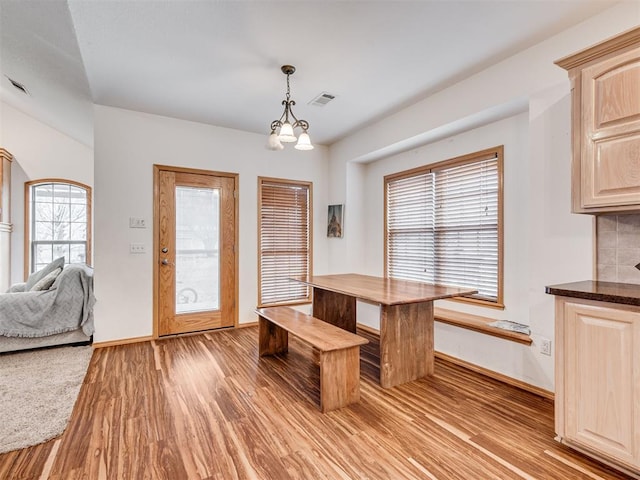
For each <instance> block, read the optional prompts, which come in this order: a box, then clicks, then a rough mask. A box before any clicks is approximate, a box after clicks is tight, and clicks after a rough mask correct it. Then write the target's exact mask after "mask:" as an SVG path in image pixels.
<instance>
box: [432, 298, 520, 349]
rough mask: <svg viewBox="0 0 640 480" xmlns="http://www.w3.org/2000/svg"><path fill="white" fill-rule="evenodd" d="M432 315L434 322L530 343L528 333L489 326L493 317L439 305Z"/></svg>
mask: <svg viewBox="0 0 640 480" xmlns="http://www.w3.org/2000/svg"><path fill="white" fill-rule="evenodd" d="M433 316H434V318H435V320H436V322H441V323H448V324H449V325H454V326H456V327H460V328H466V329H468V330H473V331H475V332H479V333H484V334H487V335H492V336H494V337H499V338H504V339H505V340H510V341H512V342H517V343H522V344H524V345H531V343H532V340H531V337H530V336H529V335H525V334H524V333H517V332H511V331H509V330H504V329H502V328H497V327H492V326H490V325H489V324H490V323H492V322H494V321H495V319H493V318H487V317H481V316H479V315H472V314H470V313H462V312H456V311H454V310H447V309H446V308H439V307H434V309H433Z"/></svg>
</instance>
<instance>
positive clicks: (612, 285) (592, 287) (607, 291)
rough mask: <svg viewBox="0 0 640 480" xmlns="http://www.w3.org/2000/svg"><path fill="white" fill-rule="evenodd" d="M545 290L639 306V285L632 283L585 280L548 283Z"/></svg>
mask: <svg viewBox="0 0 640 480" xmlns="http://www.w3.org/2000/svg"><path fill="white" fill-rule="evenodd" d="M545 292H546V293H549V294H551V295H560V296H563V297H573V298H584V299H586V300H598V301H601V302H611V303H622V304H625V305H637V306H640V285H635V284H632V283H618V282H598V281H594V280H585V281H583V282H573V283H563V284H561V285H550V286H548V287H546V288H545Z"/></svg>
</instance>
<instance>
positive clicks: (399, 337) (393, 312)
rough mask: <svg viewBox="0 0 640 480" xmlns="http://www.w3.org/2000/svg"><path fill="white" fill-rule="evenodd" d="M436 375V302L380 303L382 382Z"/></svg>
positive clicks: (391, 383)
mask: <svg viewBox="0 0 640 480" xmlns="http://www.w3.org/2000/svg"><path fill="white" fill-rule="evenodd" d="M428 375H433V302H431V301H429V302H422V303H410V304H403V305H381V306H380V385H381V386H382V387H383V388H390V387H393V386H395V385H399V384H401V383H405V382H410V381H412V380H416V379H418V378H422V377H426V376H428Z"/></svg>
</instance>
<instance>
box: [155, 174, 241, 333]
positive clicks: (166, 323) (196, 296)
mask: <svg viewBox="0 0 640 480" xmlns="http://www.w3.org/2000/svg"><path fill="white" fill-rule="evenodd" d="M235 181H236V178H235V176H233V175H231V176H225V175H217V174H214V173H207V172H202V171H197V170H186V169H173V170H172V169H171V167H157V166H156V189H155V191H156V199H155V202H156V205H155V214H156V217H157V218H156V222H155V225H156V239H155V245H154V252H155V254H156V262H157V265H156V327H157V328H156V332H157V335H158V336H163V335H173V334H178V333H190V332H197V331H202V330H211V329H215V328H221V327H230V326H233V325H234V324H235V319H236V292H237V289H236V260H235V243H236V228H235V226H236V220H235V214H236V207H235V194H234V191H235Z"/></svg>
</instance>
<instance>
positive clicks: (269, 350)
mask: <svg viewBox="0 0 640 480" xmlns="http://www.w3.org/2000/svg"><path fill="white" fill-rule="evenodd" d="M258 322H259V327H258V328H259V333H258V337H259V338H258V352H259V354H260V356H261V357H264V356H265V355H274V354H276V353H283V352H287V351H288V350H289V332H287V331H286V330H284V329H282V328H280V327H279V326H277V325H274V324H273V323H271V322H270V321H269V320H267V319H266V318H263V317H259V318H258Z"/></svg>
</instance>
